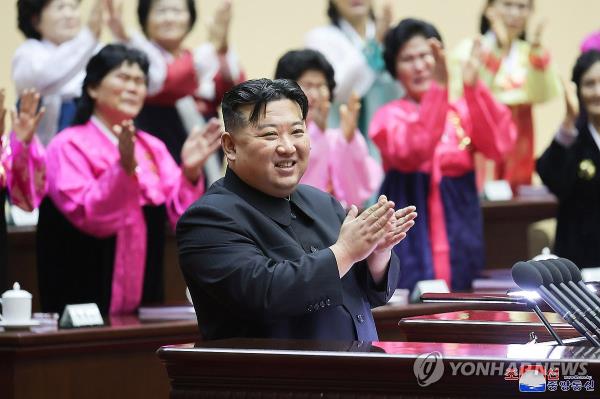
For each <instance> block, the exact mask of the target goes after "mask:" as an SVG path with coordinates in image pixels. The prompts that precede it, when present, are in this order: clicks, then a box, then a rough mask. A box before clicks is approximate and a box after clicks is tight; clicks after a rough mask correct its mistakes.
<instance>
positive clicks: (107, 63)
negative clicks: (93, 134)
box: [72, 44, 149, 125]
mask: <svg viewBox="0 0 600 399" xmlns="http://www.w3.org/2000/svg"><path fill="white" fill-rule="evenodd" d="M124 62H126V63H129V64H137V65H139V67H140V69H141V70H142V71H143V72H144V75H146V84H147V83H148V67H149V63H148V58H147V57H146V54H145V53H143V52H141V51H139V50H136V49H133V48H130V47H127V46H125V45H123V44H108V45H106V46H104V47H103V48H102V50H100V51H99V52H98V53H97V54H96V55H94V56H93V57H92V58H91V59H90V61H89V62H88V64H87V67H86V69H85V72H86V74H85V79H84V80H83V87H82V89H81V97H79V98H78V99H77V111H76V112H75V117H74V118H73V123H72V125H81V124H84V123H86V122H87V121H88V120H89V119H90V117H91V116H92V114H93V113H94V107H95V104H94V99H93V98H92V97H90V95H89V93H88V89H89V88H94V87H97V86H98V85H99V84H100V82H102V79H104V78H105V77H106V75H108V74H109V73H110V72H111V71H113V70H114V69H116V68H118V67H120V66H121V65H122V64H123V63H124Z"/></svg>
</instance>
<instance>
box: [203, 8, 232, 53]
mask: <svg viewBox="0 0 600 399" xmlns="http://www.w3.org/2000/svg"><path fill="white" fill-rule="evenodd" d="M231 14H232V7H231V0H221V4H219V6H218V7H217V11H216V12H215V15H214V17H213V19H212V20H211V21H209V22H208V41H209V42H211V43H212V44H213V45H214V46H215V49H217V51H219V52H224V51H226V50H227V46H228V36H229V25H230V22H231Z"/></svg>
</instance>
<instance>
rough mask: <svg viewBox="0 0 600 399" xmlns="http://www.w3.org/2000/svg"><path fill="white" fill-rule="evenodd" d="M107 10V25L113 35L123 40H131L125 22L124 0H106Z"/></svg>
mask: <svg viewBox="0 0 600 399" xmlns="http://www.w3.org/2000/svg"><path fill="white" fill-rule="evenodd" d="M104 2H105V7H106V11H107V13H108V15H107V18H106V25H107V26H108V28H109V29H110V31H111V32H112V34H113V36H114V37H115V38H116V39H117V40H119V41H122V42H128V41H129V35H128V33H127V29H126V28H125V25H124V24H123V0H104Z"/></svg>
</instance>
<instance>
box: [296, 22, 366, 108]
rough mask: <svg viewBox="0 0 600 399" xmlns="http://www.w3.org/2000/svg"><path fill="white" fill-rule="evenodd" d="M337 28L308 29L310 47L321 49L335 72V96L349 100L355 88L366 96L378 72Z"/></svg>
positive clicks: (338, 99) (341, 99)
mask: <svg viewBox="0 0 600 399" xmlns="http://www.w3.org/2000/svg"><path fill="white" fill-rule="evenodd" d="M334 29H337V28H334V27H322V28H317V29H314V30H313V31H311V32H309V33H308V34H307V35H306V38H305V44H306V47H307V48H310V49H313V50H317V51H319V52H321V53H322V54H323V55H324V56H325V58H327V61H329V62H330V63H331V66H332V67H333V70H334V72H335V77H334V78H335V83H336V87H335V99H336V100H337V101H340V102H343V103H345V102H347V101H348V99H349V98H350V94H351V93H352V91H355V92H356V93H357V94H358V95H359V96H360V97H362V96H364V95H365V94H366V93H367V91H368V90H369V89H370V88H371V85H372V84H373V82H374V81H375V78H376V76H375V73H374V72H373V70H372V69H371V68H370V67H369V66H368V65H367V63H366V61H365V58H364V56H363V54H362V53H361V52H360V50H359V49H357V48H355V47H354V46H353V45H352V44H351V43H350V41H349V40H346V39H345V38H344V37H343V36H342V35H343V33H341V32H336V31H335V30H334Z"/></svg>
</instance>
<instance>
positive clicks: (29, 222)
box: [10, 205, 39, 226]
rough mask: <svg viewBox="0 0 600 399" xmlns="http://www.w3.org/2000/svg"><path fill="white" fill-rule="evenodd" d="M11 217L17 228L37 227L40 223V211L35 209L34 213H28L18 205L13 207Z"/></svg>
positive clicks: (11, 207)
mask: <svg viewBox="0 0 600 399" xmlns="http://www.w3.org/2000/svg"><path fill="white" fill-rule="evenodd" d="M10 216H11V218H12V221H13V223H14V224H15V225H16V226H36V225H37V222H38V216H39V211H38V210H37V209H34V210H33V211H32V212H27V211H24V210H23V209H21V208H19V207H18V206H16V205H11V206H10Z"/></svg>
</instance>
